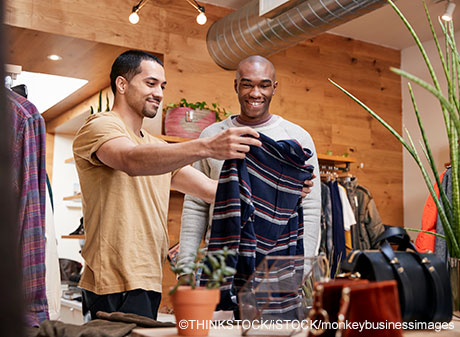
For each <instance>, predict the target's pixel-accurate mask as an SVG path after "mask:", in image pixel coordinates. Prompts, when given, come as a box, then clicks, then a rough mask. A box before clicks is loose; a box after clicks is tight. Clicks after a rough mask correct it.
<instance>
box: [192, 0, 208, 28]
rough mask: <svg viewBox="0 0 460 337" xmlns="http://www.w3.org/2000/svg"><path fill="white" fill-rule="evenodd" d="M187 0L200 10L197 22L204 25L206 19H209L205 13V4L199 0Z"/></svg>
mask: <svg viewBox="0 0 460 337" xmlns="http://www.w3.org/2000/svg"><path fill="white" fill-rule="evenodd" d="M187 2H188V3H189V4H190V5H192V7H193V8H195V9H196V10H197V11H198V12H199V14H198V15H197V16H196V22H197V23H198V24H199V25H204V24H205V23H206V21H207V20H208V18H207V17H206V14H204V12H205V9H204V6H201V5H199V4H198V2H196V1H195V0H193V2H192V1H191V0H187Z"/></svg>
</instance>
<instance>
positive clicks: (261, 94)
mask: <svg viewBox="0 0 460 337" xmlns="http://www.w3.org/2000/svg"><path fill="white" fill-rule="evenodd" d="M234 85H235V91H236V93H237V94H238V100H239V102H240V107H241V111H240V119H241V120H243V121H244V122H247V123H251V124H253V123H258V122H260V121H263V120H265V119H267V118H269V117H270V112H269V108H270V102H271V100H272V97H273V95H274V94H275V90H276V87H277V86H278V82H276V79H275V67H273V64H272V63H271V62H270V61H269V60H267V59H266V58H265V57H262V56H250V57H248V58H245V59H244V60H243V61H241V62H240V63H239V64H238V69H237V71H236V78H235V84H234Z"/></svg>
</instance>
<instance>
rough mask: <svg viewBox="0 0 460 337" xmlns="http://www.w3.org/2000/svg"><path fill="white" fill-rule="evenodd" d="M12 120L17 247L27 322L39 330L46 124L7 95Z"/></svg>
mask: <svg viewBox="0 0 460 337" xmlns="http://www.w3.org/2000/svg"><path fill="white" fill-rule="evenodd" d="M8 99H9V104H10V109H11V112H12V117H13V132H14V137H13V156H14V157H13V168H14V174H15V176H14V180H13V184H14V187H15V190H16V192H17V193H18V196H20V199H19V219H18V234H19V236H18V245H19V246H20V247H21V248H20V249H21V251H22V267H23V278H24V281H23V282H24V291H25V298H26V304H27V313H26V315H27V316H26V322H27V324H28V325H31V326H39V325H40V323H41V322H42V321H44V320H46V319H49V316H48V302H47V300H46V289H45V207H46V203H45V201H46V199H45V198H46V190H45V188H46V170H45V144H46V139H45V137H46V134H45V122H44V120H43V118H42V117H41V115H40V113H39V112H38V110H37V108H36V107H35V106H34V105H33V104H32V103H30V102H29V101H28V100H26V99H25V98H24V97H22V96H20V95H17V94H16V93H14V92H9V94H8Z"/></svg>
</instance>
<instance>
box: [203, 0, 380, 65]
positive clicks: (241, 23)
mask: <svg viewBox="0 0 460 337" xmlns="http://www.w3.org/2000/svg"><path fill="white" fill-rule="evenodd" d="M386 3H387V1H386V0H305V1H304V2H302V3H301V4H299V5H298V6H296V7H294V8H291V9H288V10H286V11H285V12H283V13H281V14H280V15H278V16H277V17H274V18H272V19H267V18H264V17H259V0H253V1H251V2H250V3H248V4H247V5H246V6H244V7H242V8H240V9H239V10H237V11H235V12H233V13H231V14H230V15H228V16H226V17H224V18H222V19H220V20H219V21H216V22H215V23H214V24H213V25H212V26H211V28H209V31H208V35H207V37H206V41H207V45H208V51H209V54H210V55H211V57H212V58H213V59H214V61H215V62H216V63H217V64H218V65H219V66H221V67H222V68H224V69H236V67H237V65H238V63H239V62H240V61H241V60H242V59H244V58H246V57H247V56H250V55H262V56H268V55H271V54H275V53H277V52H279V51H281V50H283V49H286V48H289V47H291V46H294V45H296V44H297V43H299V42H301V41H304V40H306V39H308V38H311V37H313V36H316V35H318V34H320V33H323V32H325V31H328V30H330V29H332V28H334V27H335V26H338V25H340V24H342V23H345V22H347V21H350V20H352V19H354V18H356V17H358V16H361V15H363V14H366V13H368V12H371V11H373V10H375V9H377V8H379V7H381V6H383V5H384V4H386Z"/></svg>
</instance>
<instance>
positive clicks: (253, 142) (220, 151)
mask: <svg viewBox="0 0 460 337" xmlns="http://www.w3.org/2000/svg"><path fill="white" fill-rule="evenodd" d="M247 136H252V137H247ZM256 138H259V133H258V132H257V131H255V130H254V129H253V128H251V127H249V126H245V127H239V128H230V129H227V130H224V131H222V132H220V133H218V134H217V135H216V136H214V137H210V138H208V141H207V146H208V148H209V150H210V157H212V158H214V159H219V160H226V159H236V158H238V159H244V158H245V157H246V152H249V150H250V146H261V145H262V143H261V142H260V141H259V140H258V139H256Z"/></svg>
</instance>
